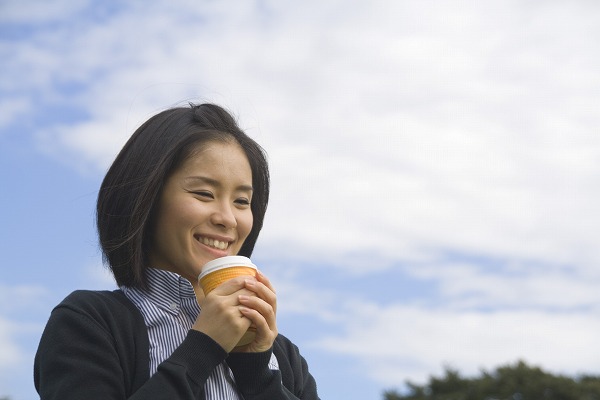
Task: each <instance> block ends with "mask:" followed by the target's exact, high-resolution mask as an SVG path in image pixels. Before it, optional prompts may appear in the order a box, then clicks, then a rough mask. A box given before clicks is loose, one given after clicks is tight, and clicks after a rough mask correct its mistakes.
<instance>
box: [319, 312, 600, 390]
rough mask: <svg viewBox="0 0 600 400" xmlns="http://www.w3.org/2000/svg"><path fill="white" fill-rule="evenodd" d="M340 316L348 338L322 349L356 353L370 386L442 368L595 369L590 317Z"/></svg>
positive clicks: (596, 324) (419, 377) (420, 378)
mask: <svg viewBox="0 0 600 400" xmlns="http://www.w3.org/2000/svg"><path fill="white" fill-rule="evenodd" d="M350 310H351V314H350V313H349V311H350ZM345 314H346V315H351V318H348V319H347V320H346V326H347V332H346V334H345V335H342V336H331V337H327V338H324V339H322V340H320V341H319V343H318V344H319V346H320V347H321V348H322V349H323V350H324V351H327V352H336V353H337V352H339V353H344V354H353V355H355V356H356V357H358V358H359V359H360V360H361V361H362V364H363V365H367V366H368V368H367V369H366V370H367V371H369V374H370V376H371V378H372V379H373V380H376V381H379V382H381V384H383V385H386V386H388V387H391V386H397V385H400V384H401V383H402V382H404V380H406V379H410V380H413V381H416V382H419V383H423V382H424V381H425V380H426V379H427V378H428V376H429V375H430V374H432V373H436V374H438V373H440V372H441V368H442V366H443V365H451V366H453V367H455V368H458V370H459V371H461V373H464V374H475V373H477V372H478V370H479V369H480V368H486V369H490V370H491V369H494V367H496V366H498V365H501V364H506V363H509V362H511V363H512V362H514V361H516V360H518V359H523V360H526V361H527V362H529V363H533V364H536V365H544V366H545V368H547V369H549V370H552V371H555V372H560V373H567V374H572V375H575V374H578V373H582V372H584V371H585V372H588V373H590V371H597V370H598V364H597V359H598V356H600V353H599V352H598V351H595V350H594V349H595V348H597V346H595V345H594V343H595V340H596V339H595V335H594V332H597V330H598V329H599V328H600V320H598V319H597V318H590V315H589V314H584V313H556V312H543V311H532V310H523V311H521V310H507V311H491V312H481V311H479V312H478V311H467V312H465V311H460V312H459V311H452V310H448V309H444V308H440V309H426V308H422V307H418V306H411V305H401V304H396V305H390V306H387V307H383V308H378V307H375V306H373V305H369V304H368V303H366V304H365V303H363V302H361V303H352V304H350V305H349V308H348V310H347V312H346V313H345Z"/></svg>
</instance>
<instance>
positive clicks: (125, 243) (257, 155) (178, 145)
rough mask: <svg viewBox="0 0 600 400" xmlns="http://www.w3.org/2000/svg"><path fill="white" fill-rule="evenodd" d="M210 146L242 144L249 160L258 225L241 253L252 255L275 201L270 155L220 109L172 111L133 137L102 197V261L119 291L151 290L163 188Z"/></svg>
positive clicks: (108, 177) (152, 120)
mask: <svg viewBox="0 0 600 400" xmlns="http://www.w3.org/2000/svg"><path fill="white" fill-rule="evenodd" d="M210 142H231V143H237V144H239V145H240V147H241V148H242V149H243V151H244V153H245V154H246V157H247V158H248V162H249V164H250V168H251V170H252V186H253V189H254V193H253V196H252V202H251V204H250V209H251V210H252V217H253V225H252V230H251V231H250V234H249V235H248V237H247V238H246V240H245V242H244V244H243V245H242V247H241V249H240V251H239V253H238V254H239V255H243V256H246V257H250V255H251V254H252V250H253V249H254V245H255V244H256V240H257V239H258V234H259V233H260V230H261V229H262V226H263V221H264V216H265V212H266V209H267V203H268V200H269V169H268V164H267V159H266V154H265V152H264V150H263V149H262V148H261V147H260V146H259V145H258V143H256V142H255V141H254V140H252V139H251V138H250V137H249V136H248V135H246V134H245V133H244V132H243V131H242V130H241V129H240V128H239V127H238V125H237V123H236V121H235V119H234V118H233V117H232V116H231V115H230V114H229V113H228V112H227V111H225V110H224V109H223V108H221V107H219V106H217V105H214V104H201V105H194V104H190V107H177V108H172V109H169V110H165V111H162V112H160V113H158V114H157V115H155V116H153V117H151V118H150V119H149V120H148V121H146V122H145V123H144V124H143V125H142V126H140V127H139V128H138V129H137V130H136V131H135V132H134V133H133V135H132V136H131V138H129V140H128V141H127V143H126V144H125V146H124V147H123V149H122V150H121V151H120V152H119V154H118V155H117V157H116V158H115V160H114V162H113V163H112V165H111V167H110V168H109V170H108V172H107V173H106V176H105V177H104V180H103V181H102V185H101V186H100V190H99V192H98V203H97V208H96V224H97V228H98V236H99V239H100V246H101V248H102V257H103V261H104V262H105V264H107V265H108V267H109V268H110V270H111V271H112V273H113V275H114V277H115V280H116V282H117V284H118V285H119V286H126V287H140V288H145V287H147V284H146V268H148V267H149V265H148V250H149V246H150V243H151V242H150V239H151V235H152V230H153V226H154V219H155V214H156V210H157V209H158V202H159V199H160V196H161V194H162V190H163V187H164V185H165V183H166V181H167V179H168V178H169V177H170V176H171V175H172V174H173V173H174V172H175V171H176V170H177V169H178V168H179V167H180V166H181V165H182V164H183V163H184V162H185V161H186V160H187V159H188V158H189V157H190V156H192V155H194V154H196V151H197V150H199V149H201V148H202V146H205V145H207V144H209V143H210Z"/></svg>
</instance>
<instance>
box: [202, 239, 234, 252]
mask: <svg viewBox="0 0 600 400" xmlns="http://www.w3.org/2000/svg"><path fill="white" fill-rule="evenodd" d="M198 240H199V241H200V243H202V244H203V245H205V246H208V247H212V248H215V249H219V250H227V248H228V247H229V242H222V241H220V240H214V239H211V238H205V237H200V238H198Z"/></svg>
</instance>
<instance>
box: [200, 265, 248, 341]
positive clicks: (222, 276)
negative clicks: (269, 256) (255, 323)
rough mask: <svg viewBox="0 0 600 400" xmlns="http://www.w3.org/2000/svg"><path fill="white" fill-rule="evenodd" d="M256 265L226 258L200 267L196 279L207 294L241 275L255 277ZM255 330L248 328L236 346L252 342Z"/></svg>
mask: <svg viewBox="0 0 600 400" xmlns="http://www.w3.org/2000/svg"><path fill="white" fill-rule="evenodd" d="M256 270H257V268H256V265H254V264H252V261H250V259H249V258H248V257H244V256H226V257H221V258H217V259H215V260H212V261H209V262H208V263H206V264H205V265H204V266H203V267H202V272H201V273H200V276H199V277H198V281H199V282H200V286H201V287H202V291H204V294H205V295H207V294H209V293H210V292H211V291H212V290H213V289H214V288H216V287H217V286H219V285H220V284H222V283H223V282H225V281H228V280H230V279H232V278H235V277H237V276H242V275H249V276H256ZM255 336H256V328H254V327H252V326H251V327H250V328H249V329H248V331H247V332H246V333H245V334H244V336H242V339H241V340H240V341H239V343H238V344H237V346H245V345H247V344H248V343H250V342H252V341H253V340H254V337H255Z"/></svg>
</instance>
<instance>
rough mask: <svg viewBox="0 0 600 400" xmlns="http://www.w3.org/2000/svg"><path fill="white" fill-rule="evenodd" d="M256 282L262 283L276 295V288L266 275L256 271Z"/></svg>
mask: <svg viewBox="0 0 600 400" xmlns="http://www.w3.org/2000/svg"><path fill="white" fill-rule="evenodd" d="M256 280H257V281H259V282H261V283H262V284H264V285H265V286H266V287H268V288H269V289H270V290H271V291H272V292H273V293H276V292H275V288H274V287H273V285H272V284H271V281H270V280H269V278H267V276H266V275H265V274H263V273H262V272H261V271H256Z"/></svg>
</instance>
